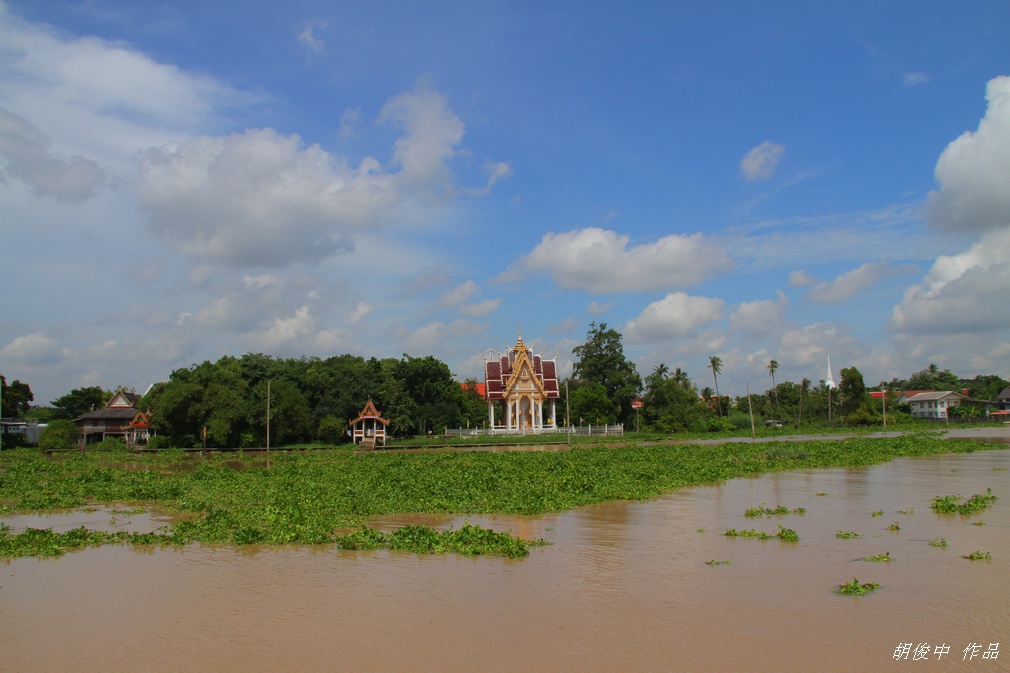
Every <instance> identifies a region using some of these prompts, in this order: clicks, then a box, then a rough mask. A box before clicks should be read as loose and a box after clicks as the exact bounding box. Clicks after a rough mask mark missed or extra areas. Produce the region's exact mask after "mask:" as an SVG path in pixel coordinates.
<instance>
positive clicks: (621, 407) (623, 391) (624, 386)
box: [571, 322, 642, 427]
mask: <svg viewBox="0 0 1010 673" xmlns="http://www.w3.org/2000/svg"><path fill="white" fill-rule="evenodd" d="M572 353H573V354H574V355H575V357H576V361H575V362H574V364H573V365H572V375H573V378H574V385H573V388H574V389H575V390H573V391H572V393H571V394H572V401H573V405H574V401H575V399H576V393H575V391H576V390H577V389H578V388H579V387H581V386H584V385H588V384H593V383H595V384H599V385H601V386H603V389H604V390H605V391H606V395H607V399H608V400H609V401H610V412H609V413H608V414H607V415H606V417H607V418H608V419H609V421H608V422H611V423H612V422H615V421H616V422H620V423H624V424H625V427H632V426H631V425H629V424H630V423H631V421H632V419H634V417H635V412H634V409H632V407H631V401H632V399H634V398H635V397H636V396H637V395H638V393H639V391H641V389H642V378H641V377H640V376H639V375H638V370H637V369H636V368H635V363H634V362H632V361H630V360H628V359H627V358H626V357H625V356H624V346H623V345H622V344H621V335H620V333H619V332H618V331H617V330H614V329H608V328H607V323H600V324H599V325H597V324H596V323H595V322H593V323H590V324H589V332H588V333H587V334H586V341H585V343H583V344H582V345H580V346H576V347H575V348H573V349H572ZM572 413H573V415H574V413H575V412H574V410H573V412H572ZM573 422H574V421H573Z"/></svg>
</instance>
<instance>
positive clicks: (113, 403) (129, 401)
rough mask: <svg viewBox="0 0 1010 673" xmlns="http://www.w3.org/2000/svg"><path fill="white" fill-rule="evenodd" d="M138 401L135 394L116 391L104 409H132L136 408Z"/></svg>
mask: <svg viewBox="0 0 1010 673" xmlns="http://www.w3.org/2000/svg"><path fill="white" fill-rule="evenodd" d="M139 401H140V396H138V395H137V393H134V392H130V391H126V390H122V389H121V390H118V391H117V392H116V394H115V395H114V396H113V397H112V399H111V400H109V403H108V404H106V405H105V408H106V409H133V408H134V407H136V406H137V402H139Z"/></svg>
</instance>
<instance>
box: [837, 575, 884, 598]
mask: <svg viewBox="0 0 1010 673" xmlns="http://www.w3.org/2000/svg"><path fill="white" fill-rule="evenodd" d="M879 588H880V585H879V584H877V583H876V582H862V583H861V582H860V581H859V580H858V579H857V578H855V577H853V578H852V581H851V582H846V583H845V584H839V585H838V588H836V589H835V593H836V594H840V595H842V596H863V595H865V594H868V593H870V592H871V591H876V590H877V589H879Z"/></svg>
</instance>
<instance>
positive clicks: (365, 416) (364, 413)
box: [347, 397, 389, 425]
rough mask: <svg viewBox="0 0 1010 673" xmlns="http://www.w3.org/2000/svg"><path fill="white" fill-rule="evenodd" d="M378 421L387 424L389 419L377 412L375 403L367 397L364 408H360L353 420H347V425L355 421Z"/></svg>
mask: <svg viewBox="0 0 1010 673" xmlns="http://www.w3.org/2000/svg"><path fill="white" fill-rule="evenodd" d="M366 420H367V421H379V422H380V423H382V424H383V425H389V421H388V420H386V419H385V418H383V417H382V416H381V415H380V414H379V410H378V409H376V408H375V403H373V402H372V398H371V397H369V398H368V402H366V403H365V408H364V409H362V410H361V412H360V413H359V414H358V417H357V418H355V419H354V420H353V421H348V422H347V423H348V425H354V424H355V423H360V422H361V421H366Z"/></svg>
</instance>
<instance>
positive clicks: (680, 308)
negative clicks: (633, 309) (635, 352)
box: [624, 292, 726, 343]
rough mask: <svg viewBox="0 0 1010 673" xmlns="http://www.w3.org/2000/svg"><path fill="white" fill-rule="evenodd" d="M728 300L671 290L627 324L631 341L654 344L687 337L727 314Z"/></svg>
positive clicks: (626, 330)
mask: <svg viewBox="0 0 1010 673" xmlns="http://www.w3.org/2000/svg"><path fill="white" fill-rule="evenodd" d="M725 307H726V302H724V301H723V300H722V299H714V298H711V297H693V296H690V295H688V294H686V293H684V292H671V293H670V294H668V295H666V296H665V297H664V298H663V299H660V300H659V301H654V302H652V303H651V304H649V305H648V306H646V307H645V309H644V310H643V311H642V312H641V313H640V314H639V315H638V316H637V317H635V318H632V319H631V320H629V321H628V322H627V324H626V325H625V326H624V335H625V337H627V339H628V341H629V342H645V343H654V342H661V341H668V340H670V339H680V338H684V337H686V336H688V335H690V334H693V333H695V332H696V331H698V330H699V329H700V328H702V327H705V326H707V325H710V324H712V323H713V322H716V321H718V320H721V319H722V317H723V313H724V309H725Z"/></svg>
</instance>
